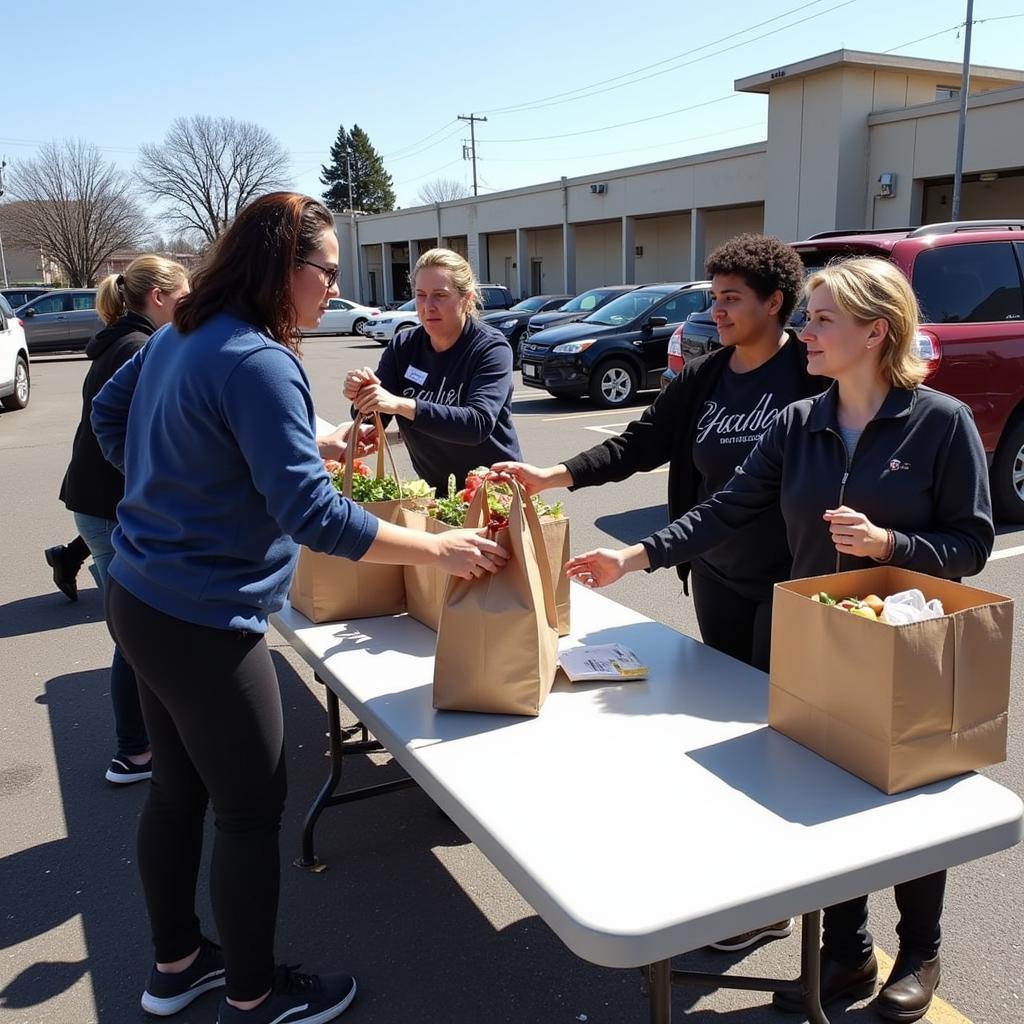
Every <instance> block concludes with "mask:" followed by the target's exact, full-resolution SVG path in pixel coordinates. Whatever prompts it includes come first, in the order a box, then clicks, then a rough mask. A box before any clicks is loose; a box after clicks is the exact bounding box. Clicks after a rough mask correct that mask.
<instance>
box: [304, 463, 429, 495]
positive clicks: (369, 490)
mask: <svg viewBox="0 0 1024 1024" xmlns="http://www.w3.org/2000/svg"><path fill="white" fill-rule="evenodd" d="M324 469H326V470H327V473H328V475H329V476H330V478H331V483H332V484H333V485H334V489H335V490H336V491H339V492H340V491H341V490H342V489H343V487H344V481H345V465H344V463H342V462H338V461H336V460H335V459H324ZM433 496H434V488H433V487H431V486H430V485H429V484H428V483H427V482H426V481H425V480H401V481H399V480H396V479H395V478H394V477H393V476H390V475H389V476H384V477H381V478H380V479H379V480H378V479H377V478H376V477H374V476H373V475H372V474H371V473H370V467H369V466H367V465H366V463H365V462H363V460H362V459H353V460H352V500H353V501H358V502H360V503H362V502H368V501H393V500H394V499H396V498H421V499H429V498H433Z"/></svg>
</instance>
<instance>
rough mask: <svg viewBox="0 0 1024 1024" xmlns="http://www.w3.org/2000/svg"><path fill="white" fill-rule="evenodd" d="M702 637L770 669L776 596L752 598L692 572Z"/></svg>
mask: <svg viewBox="0 0 1024 1024" xmlns="http://www.w3.org/2000/svg"><path fill="white" fill-rule="evenodd" d="M690 590H691V591H692V592H693V608H694V611H696V613H697V624H698V625H699V626H700V635H701V639H702V640H703V641H704V643H706V644H707V645H708V647H713V648H714V649H715V650H716V651H721V652H722V653H723V654H728V655H729V656H730V657H732V658H736V659H737V660H738V661H742V662H745V663H746V664H747V665H753V666H754V668H759V669H761V670H762V671H763V672H767V671H768V661H769V656H770V653H771V643H772V599H771V595H769V596H768V600H767V601H752V600H750V599H749V598H746V597H743V596H742V595H740V594H737V593H736V591H735V590H731V589H730V588H729V587H727V586H725V585H724V584H722V583H719V582H718V581H717V580H713V579H711V578H710V577H709V576H700V575H698V574H697V573H696V572H693V573H691V574H690Z"/></svg>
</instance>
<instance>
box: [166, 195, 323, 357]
mask: <svg viewBox="0 0 1024 1024" xmlns="http://www.w3.org/2000/svg"><path fill="white" fill-rule="evenodd" d="M333 230H334V215H333V214H332V213H331V211H330V210H328V209H327V207H326V206H324V205H323V203H320V202H318V201H317V200H316V199H311V198H310V197H309V196H304V195H301V194H299V193H298V192H270V193H268V194H267V195H265V196H260V198H259V199H255V200H253V202H251V203H250V204H249V205H248V206H247V207H245V209H243V210H242V212H241V213H240V214H239V215H238V216H237V217H236V218H235V219H234V221H233V222H232V224H231V226H230V227H229V228H228V229H227V230H226V231H225V232H224V234H223V235H221V236H220V238H218V239H217V241H216V242H215V243H214V244H213V247H212V248H211V249H210V251H209V253H208V254H207V256H206V259H205V260H204V261H203V264H202V266H201V267H200V268H199V270H197V271H196V273H195V275H194V277H193V278H192V291H191V293H190V294H188V295H186V296H185V297H184V298H183V299H182V300H181V301H180V302H179V303H178V305H177V306H176V307H175V310H174V326H175V327H176V328H177V329H178V330H179V331H180V332H181V333H182V334H189V333H191V332H192V331H194V330H196V329H197V328H199V327H201V326H202V325H203V324H204V323H206V321H207V320H209V319H210V318H211V317H213V316H215V315H216V314H217V313H220V312H222V311H223V310H226V309H229V310H231V312H233V313H235V314H236V315H238V316H240V317H241V318H242V319H243V320H247V321H248V322H249V323H251V324H252V325H253V326H254V327H257V328H259V329H260V330H265V331H267V333H268V334H270V336H271V337H272V338H274V339H275V340H276V341H279V342H280V343H281V344H282V345H285V346H287V347H288V348H290V349H291V350H292V351H293V352H298V351H299V331H298V324H297V322H296V315H295V307H294V306H293V305H292V287H291V281H292V270H293V269H294V268H295V264H296V260H299V259H303V258H305V257H306V256H308V255H309V254H310V253H311V252H313V250H314V249H316V248H317V246H318V245H319V244H320V239H321V237H322V236H323V234H324V232H325V231H333Z"/></svg>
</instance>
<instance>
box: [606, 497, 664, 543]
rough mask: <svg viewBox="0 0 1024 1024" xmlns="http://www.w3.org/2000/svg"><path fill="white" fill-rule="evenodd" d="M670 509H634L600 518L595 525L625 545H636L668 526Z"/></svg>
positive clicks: (660, 506)
mask: <svg viewBox="0 0 1024 1024" xmlns="http://www.w3.org/2000/svg"><path fill="white" fill-rule="evenodd" d="M668 523H669V518H668V507H667V506H666V505H648V506H647V507H646V508H633V509H630V510H629V511H628V512H616V513H614V514H612V515H607V516H598V517H597V519H595V520H594V525H595V526H596V527H597V528H598V529H599V530H603V531H604V532H605V533H607V534H608V535H609V536H611V537H614V538H615V539H616V540H620V541H622V542H623V543H624V544H635V543H636V542H637V541H639V540H643V538H644V537H646V536H648V535H649V534H652V533H656V532H657V531H658V530H660V529H662V528H663V527H665V526H668Z"/></svg>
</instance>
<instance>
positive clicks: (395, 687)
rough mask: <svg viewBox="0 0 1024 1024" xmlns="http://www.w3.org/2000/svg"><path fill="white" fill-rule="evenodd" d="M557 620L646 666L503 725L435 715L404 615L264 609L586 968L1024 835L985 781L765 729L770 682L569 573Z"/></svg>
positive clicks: (494, 718)
mask: <svg viewBox="0 0 1024 1024" xmlns="http://www.w3.org/2000/svg"><path fill="white" fill-rule="evenodd" d="M573 621H574V623H575V634H576V638H577V639H572V638H566V639H565V640H563V641H562V644H563V645H566V644H574V643H577V642H586V643H605V642H609V641H612V640H617V641H621V642H622V643H624V644H626V645H627V646H629V647H632V648H633V649H634V650H635V651H636V652H637V653H638V654H639V655H640V658H641V660H642V661H644V662H645V663H646V664H648V665H650V666H651V675H650V678H649V679H648V680H646V681H643V682H631V683H622V684H616V683H600V684H597V683H592V684H588V685H583V686H581V685H578V684H577V685H575V686H572V685H570V684H568V683H567V682H565V681H561V682H557V683H556V685H555V688H554V689H553V690H552V692H551V695H550V696H549V697H548V699H547V702H546V703H545V705H544V707H543V709H542V710H541V714H540V716H539V717H538V718H515V717H511V716H500V715H480V714H467V713H460V712H438V711H434V710H433V708H432V706H431V679H432V675H433V651H434V642H435V635H434V633H432V632H431V631H430V630H428V629H426V628H425V627H423V626H421V625H419V624H418V623H416V622H414V621H412V620H411V619H409V618H408V617H406V616H395V617H393V618H380V619H363V620H359V621H356V622H353V623H350V624H337V623H335V624H327V625H320V626H315V625H312V624H311V623H310V622H309V621H308V620H307V619H306V618H305V617H304V616H302V615H300V614H298V613H297V612H294V611H292V609H291V608H289V607H288V606H286V607H285V608H284V609H283V611H282V612H281V613H280V614H278V615H277V616H275V617H274V623H275V625H276V626H277V628H278V629H279V630H281V632H282V633H283V634H284V635H285V636H286V637H287V639H288V640H289V641H290V642H291V643H292V645H293V646H294V647H295V648H296V650H297V651H298V652H299V653H300V654H301V655H302V656H303V657H304V658H305V659H306V661H307V662H309V663H310V664H311V665H312V666H313V667H314V669H315V670H316V671H317V673H318V675H319V676H320V677H321V678H322V679H323V680H324V681H325V682H327V683H329V684H330V686H331V687H332V689H333V690H334V691H335V692H336V693H337V694H338V696H339V697H340V698H341V700H342V702H343V703H344V704H345V705H346V706H347V707H349V708H350V709H351V711H352V712H353V713H354V714H355V715H356V716H357V717H358V718H359V719H360V720H361V721H363V722H364V723H365V724H366V726H367V727H368V728H369V729H370V731H371V732H372V733H373V734H374V735H375V736H376V737H377V738H378V739H379V740H381V742H382V743H383V744H384V745H385V746H386V747H387V749H388V750H389V751H390V752H391V753H392V755H393V756H394V757H395V758H396V759H397V760H398V762H399V763H400V764H401V765H402V766H403V767H404V768H405V769H406V771H408V772H409V774H410V775H411V776H412V777H413V778H414V779H415V780H416V781H417V782H418V783H419V784H420V785H421V786H422V787H423V789H424V790H426V792H427V793H428V794H429V795H430V796H431V797H432V798H433V799H434V800H435V801H436V802H437V803H438V804H439V805H440V806H441V807H442V808H443V809H444V810H445V811H446V812H447V813H448V814H449V815H450V816H451V817H452V819H453V820H454V821H455V822H456V823H457V824H458V825H459V827H460V828H462V829H463V831H464V832H465V833H466V835H467V836H469V838H470V839H472V840H473V842H475V843H476V844H477V846H478V847H479V848H480V849H481V850H482V851H483V852H484V853H485V854H486V856H487V857H488V858H489V859H490V860H491V861H492V863H493V864H494V865H495V866H496V867H497V868H498V870H499V871H501V873H502V874H503V875H504V876H505V877H506V878H507V879H508V880H509V881H510V882H511V883H512V884H513V885H514V886H515V887H516V889H518V890H519V892H520V894H521V895H522V896H523V898H524V899H525V900H526V901H527V902H528V903H529V904H530V905H531V906H532V907H533V908H534V910H536V912H537V913H538V914H539V915H540V916H541V918H543V920H544V921H546V922H547V924H548V925H549V926H550V927H551V928H552V929H553V930H554V931H555V932H556V933H557V934H558V936H559V937H560V938H561V939H562V941H563V942H564V943H565V944H566V945H567V946H568V947H569V948H570V949H571V950H572V951H573V952H574V953H576V954H577V955H578V956H580V957H582V958H584V959H585V960H589V961H591V962H593V963H596V964H602V965H604V966H608V967H634V966H639V965H642V964H647V963H654V962H656V961H658V960H662V959H665V958H667V957H670V956H674V955H676V954H678V953H683V952H686V951H688V950H691V949H696V948H697V947H700V946H703V945H705V944H706V943H708V942H711V941H714V940H717V939H720V938H722V936H723V935H734V934H738V933H740V932H743V931H745V930H747V929H749V928H754V927H757V926H759V925H762V924H764V923H765V922H766V921H776V920H779V919H781V918H784V917H787V916H790V915H795V914H800V913H804V912H807V911H810V910H814V909H817V908H819V907H823V906H827V905H830V904H832V903H836V902H839V901H841V900H844V899H849V898H851V897H853V896H857V895H859V894H861V893H865V892H870V891H873V890H876V889H882V888H886V887H888V886H890V885H892V884H894V883H895V882H897V881H901V880H906V879H909V878H915V877H918V876H920V875H924V874H927V873H929V872H932V871H935V870H938V869H940V868H945V867H950V866H952V865H954V864H959V863H963V862H965V861H969V860H973V859H975V858H977V857H983V856H985V855H987V854H990V853H994V852H996V851H998V850H1002V849H1006V848H1008V847H1010V846H1012V845H1013V844H1014V843H1016V842H1018V841H1019V840H1020V839H1021V837H1022V805H1021V801H1020V799H1019V798H1018V797H1017V796H1016V795H1015V794H1014V793H1012V792H1010V791H1009V790H1007V789H1005V788H1003V787H1002V786H999V785H997V784H996V783H994V782H992V781H991V780H989V779H986V778H984V777H983V776H981V775H967V776H961V777H959V778H957V779H955V780H949V781H947V782H942V783H936V784H934V785H931V786H927V787H924V788H922V789H918V790H913V791H911V792H909V793H903V794H899V795H896V796H885V795H884V794H883V793H881V792H879V791H878V790H876V789H874V788H873V787H872V786H869V785H868V784H867V783H865V782H861V781H860V780H859V779H857V778H855V777H854V776H852V775H850V774H848V773H847V772H845V771H843V770H842V769H840V768H837V767H835V766H834V765H832V764H830V763H829V762H827V761H825V760H823V759H822V758H820V757H818V756H817V755H816V754H813V753H811V752H810V751H808V750H806V749H805V748H803V747H801V746H799V745H798V744H796V743H793V742H791V741H790V740H788V739H786V738H785V737H783V736H781V735H780V734H778V733H776V732H774V731H773V730H771V729H769V728H768V727H767V726H766V724H765V723H766V721H767V686H768V680H767V677H766V676H765V675H764V674H762V673H760V672H758V671H756V670H754V669H751V668H749V667H747V666H745V665H743V664H741V663H740V662H737V661H734V660H733V659H731V658H728V657H726V656H724V655H722V654H719V653H718V652H716V651H713V650H711V649H710V648H708V647H705V646H704V645H702V644H700V643H698V642H696V641H694V640H692V639H690V638H689V637H685V636H682V635H681V634H679V633H677V632H675V631H674V630H671V629H669V628H668V627H666V626H663V625H660V624H659V623H655V622H652V621H651V620H649V619H646V618H644V617H643V616H642V615H639V614H637V613H636V612H633V611H631V610H630V609H628V608H625V607H623V606H622V605H619V604H617V603H615V602H614V601H611V600H608V599H607V598H605V597H603V596H602V595H599V594H596V593H593V592H590V591H587V590H585V589H584V588H582V587H579V586H577V585H575V584H574V585H573ZM560 678H561V677H560ZM329 820H330V818H329V817H328V818H327V819H325V821H329Z"/></svg>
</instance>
